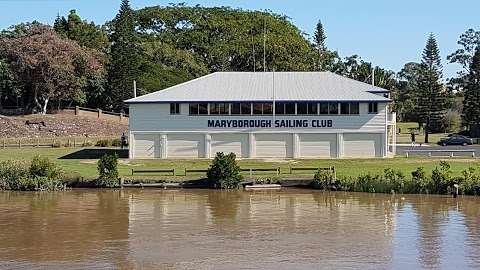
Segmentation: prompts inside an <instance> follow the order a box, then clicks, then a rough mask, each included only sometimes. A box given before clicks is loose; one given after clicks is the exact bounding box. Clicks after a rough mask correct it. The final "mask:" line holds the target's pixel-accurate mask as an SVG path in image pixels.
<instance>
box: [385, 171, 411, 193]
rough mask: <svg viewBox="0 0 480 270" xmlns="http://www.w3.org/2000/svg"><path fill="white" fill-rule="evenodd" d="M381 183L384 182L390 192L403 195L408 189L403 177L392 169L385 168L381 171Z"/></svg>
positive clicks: (399, 172)
mask: <svg viewBox="0 0 480 270" xmlns="http://www.w3.org/2000/svg"><path fill="white" fill-rule="evenodd" d="M383 181H385V182H386V184H387V186H388V188H389V189H390V191H395V192H400V193H404V192H406V191H407V189H408V188H409V183H408V181H407V180H406V178H405V175H403V173H402V172H401V171H399V170H394V169H392V168H387V169H385V170H384V171H383ZM387 192H388V190H387Z"/></svg>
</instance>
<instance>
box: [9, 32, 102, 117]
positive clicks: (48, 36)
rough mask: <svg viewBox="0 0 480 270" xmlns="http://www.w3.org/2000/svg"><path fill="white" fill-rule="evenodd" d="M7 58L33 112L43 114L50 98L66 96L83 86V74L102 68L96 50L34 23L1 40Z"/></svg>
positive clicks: (72, 94) (78, 91)
mask: <svg viewBox="0 0 480 270" xmlns="http://www.w3.org/2000/svg"><path fill="white" fill-rule="evenodd" d="M0 54H1V55H2V56H3V57H5V58H6V59H7V61H8V62H9V64H10V65H11V67H12V70H13V72H14V74H15V78H16V79H17V80H18V81H22V84H23V85H24V87H25V89H24V91H25V93H26V95H27V96H28V98H29V100H30V102H29V103H30V104H31V105H32V106H31V107H32V109H33V111H34V112H36V111H40V112H42V113H43V114H45V113H46V111H47V106H48V103H49V101H51V100H52V99H57V100H61V99H69V98H73V97H75V96H77V95H78V94H79V93H81V91H82V90H83V87H84V85H85V78H86V77H87V76H89V75H91V74H95V73H96V72H98V70H100V69H101V63H100V62H99V61H98V58H97V57H96V55H95V53H94V52H92V51H91V50H87V49H83V48H81V47H80V46H79V45H78V44H77V43H75V42H74V41H71V40H68V39H64V38H62V37H60V36H59V35H58V34H57V33H56V32H55V31H54V30H53V29H52V28H50V27H48V26H39V25H33V26H31V27H29V28H28V29H27V30H26V31H25V33H24V35H20V36H18V37H15V38H3V39H1V40H0Z"/></svg>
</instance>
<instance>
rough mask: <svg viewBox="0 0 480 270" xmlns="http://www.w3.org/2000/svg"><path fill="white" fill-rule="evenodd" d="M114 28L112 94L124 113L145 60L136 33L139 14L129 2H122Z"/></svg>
mask: <svg viewBox="0 0 480 270" xmlns="http://www.w3.org/2000/svg"><path fill="white" fill-rule="evenodd" d="M110 27H111V29H110V31H111V33H110V41H111V43H112V45H111V52H110V63H109V65H108V87H109V90H108V91H109V93H110V98H111V99H112V100H111V104H112V106H113V107H114V108H116V109H117V110H120V109H122V108H123V101H124V100H126V99H128V98H131V97H133V86H132V85H133V81H134V80H136V79H138V77H139V75H140V68H141V60H142V59H141V54H140V50H139V47H138V45H139V44H138V43H139V40H138V38H137V34H136V32H135V13H134V11H133V10H132V9H131V8H130V4H129V1H128V0H122V4H121V6H120V11H119V12H118V14H117V15H116V16H115V19H114V20H113V21H112V23H111V24H110Z"/></svg>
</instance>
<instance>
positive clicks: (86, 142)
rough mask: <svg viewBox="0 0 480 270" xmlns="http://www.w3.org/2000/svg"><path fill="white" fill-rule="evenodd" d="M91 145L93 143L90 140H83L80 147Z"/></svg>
mask: <svg viewBox="0 0 480 270" xmlns="http://www.w3.org/2000/svg"><path fill="white" fill-rule="evenodd" d="M92 145H93V143H92V142H91V141H84V142H83V143H82V147H88V146H92Z"/></svg>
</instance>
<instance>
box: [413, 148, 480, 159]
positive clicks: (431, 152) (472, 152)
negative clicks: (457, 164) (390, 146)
mask: <svg viewBox="0 0 480 270" xmlns="http://www.w3.org/2000/svg"><path fill="white" fill-rule="evenodd" d="M475 152H476V151H475V149H465V150H463V149H462V150H459V149H450V150H449V149H445V150H433V149H432V150H405V157H407V158H408V157H409V156H411V155H412V154H427V156H429V157H459V156H458V155H457V156H455V153H469V154H470V156H471V157H475ZM436 153H448V156H439V155H434V154H436Z"/></svg>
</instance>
